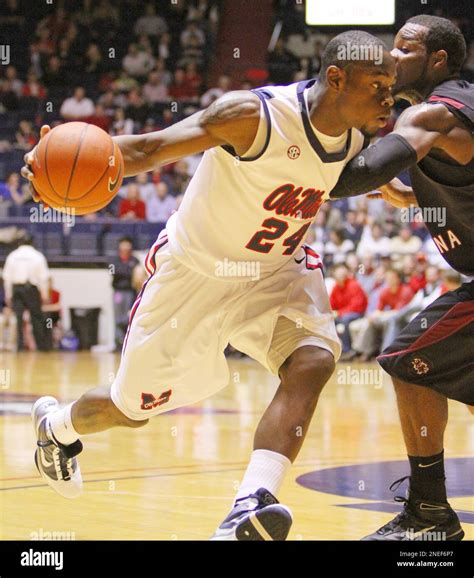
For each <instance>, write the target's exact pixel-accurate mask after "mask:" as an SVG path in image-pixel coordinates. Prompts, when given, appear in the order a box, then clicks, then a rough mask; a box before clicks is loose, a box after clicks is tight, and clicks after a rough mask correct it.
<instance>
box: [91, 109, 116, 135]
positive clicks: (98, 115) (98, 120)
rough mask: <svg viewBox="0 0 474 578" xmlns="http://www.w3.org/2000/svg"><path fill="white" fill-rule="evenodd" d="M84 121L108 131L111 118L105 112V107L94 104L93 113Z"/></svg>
mask: <svg viewBox="0 0 474 578" xmlns="http://www.w3.org/2000/svg"><path fill="white" fill-rule="evenodd" d="M85 121H86V122H88V123H90V124H95V126H98V127H99V128H101V129H102V130H105V132H109V129H110V125H111V119H110V118H109V117H108V116H107V114H106V113H105V109H104V107H103V106H102V105H101V104H96V105H95V109H94V114H93V115H92V116H89V117H87V118H86V119H85Z"/></svg>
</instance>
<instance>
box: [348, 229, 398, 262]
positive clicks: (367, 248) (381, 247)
mask: <svg viewBox="0 0 474 578" xmlns="http://www.w3.org/2000/svg"><path fill="white" fill-rule="evenodd" d="M356 253H357V256H358V257H359V259H363V258H364V256H365V255H379V256H381V255H390V239H389V238H388V237H386V236H385V235H384V231H383V229H382V226H381V225H380V224H379V223H374V224H373V225H372V226H369V225H365V227H364V230H363V232H362V237H361V240H360V243H359V245H358V246H357V250H356Z"/></svg>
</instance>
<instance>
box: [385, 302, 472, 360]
mask: <svg viewBox="0 0 474 578" xmlns="http://www.w3.org/2000/svg"><path fill="white" fill-rule="evenodd" d="M473 321H474V301H464V302H462V303H456V305H454V306H453V307H451V309H450V310H449V311H448V312H446V313H445V314H444V315H443V317H441V319H438V321H437V322H436V323H435V324H434V325H433V326H432V327H430V328H429V329H428V331H426V332H425V333H423V334H422V335H420V337H418V339H417V340H416V341H415V342H414V343H412V344H411V345H410V347H408V348H407V349H402V350H401V351H395V352H394V353H386V354H385V355H379V356H378V358H377V359H380V358H383V357H393V356H394V355H405V354H406V353H411V352H412V351H417V350H418V349H423V348H424V347H428V346H430V345H434V344H435V343H438V342H439V341H442V340H443V339H446V338H447V337H449V336H450V335H453V333H456V332H458V331H460V330H461V329H462V328H463V327H465V326H466V325H469V323H472V322H473Z"/></svg>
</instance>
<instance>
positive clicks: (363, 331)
mask: <svg viewBox="0 0 474 578" xmlns="http://www.w3.org/2000/svg"><path fill="white" fill-rule="evenodd" d="M385 282H386V285H387V286H386V287H385V288H384V289H382V291H381V292H380V296H379V303H378V306H377V309H376V311H374V312H373V313H371V314H369V315H368V316H367V317H366V318H364V319H362V320H361V321H362V322H363V323H362V324H361V326H360V328H359V329H360V333H359V336H358V339H357V341H356V342H353V349H354V350H355V351H356V352H358V353H360V354H361V357H360V361H368V360H369V359H372V357H374V356H375V355H377V354H378V353H379V352H380V349H381V345H382V342H383V341H384V336H385V334H386V333H387V329H388V327H389V321H390V319H391V318H392V317H393V316H394V315H396V312H397V311H398V310H399V309H401V308H402V307H404V306H405V305H406V304H407V303H408V302H409V301H410V300H411V298H412V297H413V292H412V290H411V289H410V287H409V286H408V285H405V284H403V283H402V281H401V276H400V273H399V272H398V271H395V270H394V269H389V270H388V271H387V272H386V273H385Z"/></svg>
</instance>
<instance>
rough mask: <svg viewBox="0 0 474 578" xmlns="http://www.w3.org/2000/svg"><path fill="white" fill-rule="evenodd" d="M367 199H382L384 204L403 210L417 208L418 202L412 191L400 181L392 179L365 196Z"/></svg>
mask: <svg viewBox="0 0 474 578" xmlns="http://www.w3.org/2000/svg"><path fill="white" fill-rule="evenodd" d="M367 198H369V199H383V200H384V201H385V202H387V203H389V204H390V205H393V206H394V207H397V209H404V208H406V207H417V206H418V201H417V200H416V197H415V195H414V194H413V189H412V188H411V187H407V186H406V185H404V184H403V183H402V181H401V180H400V179H397V178H395V179H393V180H391V181H390V182H389V183H387V184H386V185H383V186H382V187H379V188H378V191H377V192H375V193H369V194H368V195H367Z"/></svg>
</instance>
